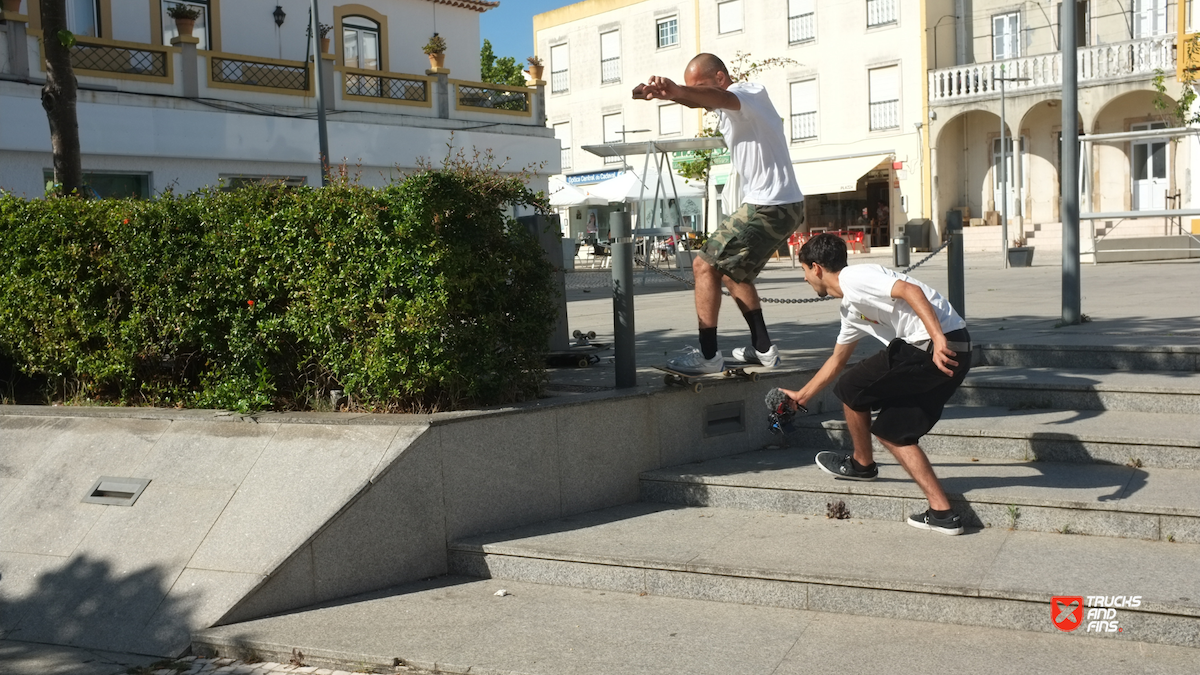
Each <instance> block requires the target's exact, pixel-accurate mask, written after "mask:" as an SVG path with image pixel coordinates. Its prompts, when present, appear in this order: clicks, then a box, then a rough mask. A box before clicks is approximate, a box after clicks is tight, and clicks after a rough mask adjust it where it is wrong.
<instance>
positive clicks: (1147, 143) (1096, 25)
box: [927, 0, 1196, 252]
mask: <svg viewBox="0 0 1200 675" xmlns="http://www.w3.org/2000/svg"><path fill="white" fill-rule="evenodd" d="M1185 4H1187V5H1190V4H1191V3H1185ZM1074 5H1075V7H1074V20H1075V31H1076V47H1077V64H1078V110H1079V115H1078V123H1077V124H1078V129H1077V131H1078V132H1079V134H1080V135H1083V136H1085V137H1088V136H1095V135H1103V136H1110V135H1112V134H1119V133H1128V132H1145V131H1153V130H1156V129H1169V128H1173V127H1178V126H1179V122H1178V121H1176V120H1174V119H1173V118H1172V117H1171V115H1170V114H1168V113H1167V112H1166V111H1165V110H1163V109H1162V107H1163V106H1165V107H1167V108H1169V107H1171V106H1174V104H1175V102H1176V100H1177V98H1178V95H1179V94H1178V92H1179V90H1180V85H1179V82H1178V80H1177V79H1176V77H1175V74H1176V44H1177V38H1176V35H1177V32H1178V30H1179V28H1180V24H1181V23H1186V19H1185V18H1183V17H1184V13H1181V11H1180V10H1181V9H1186V7H1183V8H1181V7H1180V5H1179V4H1178V3H1177V2H1175V0H1133V1H1132V2H1123V1H1119V0H1081V1H1079V2H1075V3H1074ZM928 6H929V9H928V12H927V13H928V17H929V32H930V33H931V38H930V41H931V45H930V48H929V53H930V69H929V75H928V77H929V81H928V95H929V113H930V121H929V127H930V133H929V141H930V155H931V162H930V176H929V181H930V188H931V191H932V202H933V203H934V205H935V206H936V209H935V213H941V214H944V213H945V212H946V211H948V210H951V209H959V210H961V211H962V212H963V214H964V216H966V217H967V218H968V221H967V222H968V223H971V222H974V223H975V224H992V227H995V225H994V223H996V221H997V218H998V215H999V213H1000V212H1002V211H1003V210H1004V208H1005V207H1007V211H1008V216H1009V239H1010V240H1012V239H1020V238H1024V239H1026V240H1027V241H1028V243H1029V244H1030V245H1033V244H1036V245H1038V246H1045V247H1049V248H1060V247H1061V238H1062V234H1061V232H1062V231H1061V227H1060V224H1059V223H1060V220H1061V215H1060V212H1059V209H1060V206H1061V199H1060V194H1061V192H1060V190H1061V183H1060V180H1059V172H1060V167H1061V155H1062V151H1061V147H1062V146H1061V133H1062V126H1063V125H1062V108H1061V105H1062V67H1061V66H1062V59H1061V49H1060V42H1059V38H1060V26H1059V14H1058V11H1059V4H1058V3H1038V2H1017V3H1014V2H1008V1H1006V0H977V1H975V2H970V3H966V2H963V1H962V0H929V2H928ZM964 7H969V8H970V11H969V12H964V11H963V9H964ZM1160 75H1161V76H1162V87H1163V88H1164V90H1165V93H1160V92H1159V91H1158V90H1157V89H1156V87H1155V78H1156V77H1158V76H1160ZM1002 94H1003V98H1002ZM1002 102H1003V109H1002ZM1002 116H1003V118H1004V122H1005V124H1004V129H1005V137H1006V142H1005V148H1004V149H1003V151H1002V149H1001V141H1000V129H1001V118H1002ZM1133 135H1135V136H1136V134H1133ZM1195 147H1196V146H1195V137H1194V136H1191V137H1168V136H1164V137H1158V138H1154V137H1149V138H1147V137H1144V135H1143V137H1136V138H1125V139H1120V138H1118V139H1115V140H1114V139H1104V138H1101V139H1098V140H1095V141H1087V142H1085V143H1083V144H1082V150H1081V152H1082V154H1081V156H1080V171H1081V174H1082V181H1081V186H1080V187H1081V193H1082V194H1081V200H1080V210H1081V212H1083V213H1084V214H1087V213H1112V212H1128V211H1153V210H1162V209H1167V208H1179V207H1186V206H1189V205H1192V204H1193V203H1194V197H1193V188H1192V178H1191V171H1190V165H1191V158H1192V156H1193V155H1194V153H1195ZM1002 157H1003V159H1002ZM1002 161H1003V162H1004V166H1003V167H1002V166H1001V162H1002ZM1005 187H1007V190H1005V189H1004V188H1005ZM1006 193H1007V197H1005V194H1006ZM1005 199H1007V204H1005V203H1004V202H1003V200H1005ZM1179 226H1180V223H1179V222H1178V220H1177V219H1174V220H1173V219H1164V218H1157V219H1156V218H1134V219H1121V218H1108V219H1104V220H1100V221H1093V220H1089V219H1086V218H1085V220H1084V222H1083V223H1082V227H1081V229H1082V230H1083V236H1084V237H1085V238H1087V237H1090V236H1099V237H1101V238H1102V237H1104V236H1114V237H1127V236H1147V235H1164V234H1172V233H1174V232H1173V230H1174V229H1178V227H1179ZM1093 228H1094V229H1093ZM1189 229H1190V223H1189ZM981 232H982V231H981V230H975V229H974V228H972V229H971V230H968V235H971V234H973V233H981ZM969 238H970V237H969ZM975 239H977V240H978V241H977V242H976V245H977V246H978V247H983V248H996V249H998V248H999V247H1000V245H1001V242H1000V235H999V234H997V233H994V232H992V233H989V234H987V235H986V237H983V238H979V237H975ZM1087 248H1088V245H1087V244H1085V245H1084V250H1085V252H1086V251H1087Z"/></svg>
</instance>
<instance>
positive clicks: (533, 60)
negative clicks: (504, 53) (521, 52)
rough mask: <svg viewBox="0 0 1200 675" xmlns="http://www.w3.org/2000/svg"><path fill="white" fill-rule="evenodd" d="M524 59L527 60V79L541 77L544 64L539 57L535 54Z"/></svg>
mask: <svg viewBox="0 0 1200 675" xmlns="http://www.w3.org/2000/svg"><path fill="white" fill-rule="evenodd" d="M525 60H526V61H528V62H529V79H530V80H531V81H534V82H536V81H538V80H540V79H542V71H543V69H544V68H545V67H546V66H545V65H544V64H543V63H542V59H541V57H539V56H537V55H536V54H535V55H534V56H531V57H529V58H528V59H525Z"/></svg>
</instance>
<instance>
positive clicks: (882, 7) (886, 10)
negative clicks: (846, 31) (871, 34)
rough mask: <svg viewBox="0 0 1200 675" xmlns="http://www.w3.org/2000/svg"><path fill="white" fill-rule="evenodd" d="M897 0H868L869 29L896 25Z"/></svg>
mask: <svg viewBox="0 0 1200 675" xmlns="http://www.w3.org/2000/svg"><path fill="white" fill-rule="evenodd" d="M896 21H897V12H896V0H867V27H868V28H872V27H874V26H885V25H887V24H889V23H896Z"/></svg>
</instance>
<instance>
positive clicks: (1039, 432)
mask: <svg viewBox="0 0 1200 675" xmlns="http://www.w3.org/2000/svg"><path fill="white" fill-rule="evenodd" d="M795 427H796V430H795V431H794V432H792V433H790V434H788V435H787V436H784V437H783V443H786V444H787V445H789V446H795V447H801V448H808V449H818V450H828V449H834V448H843V449H849V448H850V447H851V442H850V436H849V434H848V433H847V432H846V424H845V421H844V420H843V419H842V415H841V413H826V414H822V415H806V416H801V417H797V418H796V420H795ZM921 447H922V448H923V449H924V450H925V452H927V453H929V454H933V455H948V456H952V457H964V456H965V457H979V458H985V457H987V458H993V459H1016V460H1021V461H1040V462H1074V463H1098V464H1117V465H1124V464H1133V465H1140V466H1144V467H1153V468H1164V469H1200V416H1197V415H1187V414H1177V413H1146V412H1127V411H1121V410H1082V411H1080V410H1037V409H1033V410H1010V409H1008V408H999V407H975V406H959V405H948V406H946V410H945V412H944V414H943V415H942V419H941V421H939V422H938V423H937V426H935V427H934V428H933V430H932V431H930V432H929V434H927V435H926V436H925V437H923V438H922V439H921ZM876 452H877V453H880V454H883V453H886V452H887V451H886V450H884V449H883V448H882V447H881V446H878V445H877V447H876Z"/></svg>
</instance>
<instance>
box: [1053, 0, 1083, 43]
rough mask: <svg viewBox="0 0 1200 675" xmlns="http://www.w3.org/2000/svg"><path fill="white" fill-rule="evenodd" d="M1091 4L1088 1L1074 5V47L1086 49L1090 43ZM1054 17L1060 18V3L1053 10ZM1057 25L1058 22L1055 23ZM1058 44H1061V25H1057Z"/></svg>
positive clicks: (1081, 1)
mask: <svg viewBox="0 0 1200 675" xmlns="http://www.w3.org/2000/svg"><path fill="white" fill-rule="evenodd" d="M1090 5H1091V3H1089V2H1088V0H1078V1H1077V2H1076V3H1075V46H1076V47H1086V46H1088V45H1090V44H1091V43H1092V36H1091V24H1092V22H1091V15H1092V14H1091V9H1090ZM1054 11H1055V12H1056V14H1055V15H1054V16H1055V17H1059V16H1062V3H1061V2H1060V3H1058V5H1057V7H1056V8H1055V10H1054ZM1056 23H1058V22H1056ZM1058 40H1059V41H1058V44H1062V24H1061V23H1058Z"/></svg>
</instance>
